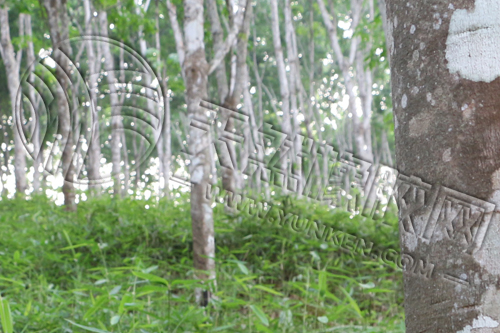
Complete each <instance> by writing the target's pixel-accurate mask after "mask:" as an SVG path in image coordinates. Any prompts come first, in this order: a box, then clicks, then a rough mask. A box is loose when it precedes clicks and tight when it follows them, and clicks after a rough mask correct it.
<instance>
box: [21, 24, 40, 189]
mask: <svg viewBox="0 0 500 333" xmlns="http://www.w3.org/2000/svg"><path fill="white" fill-rule="evenodd" d="M22 15H23V16H24V28H25V32H26V36H27V37H28V46H27V52H26V61H27V65H28V66H29V70H30V71H31V72H33V71H34V69H35V48H34V46H33V39H32V38H33V29H32V27H31V15H28V14H22ZM28 80H29V82H30V83H31V84H30V86H29V88H28V94H29V96H30V97H29V98H30V100H32V101H34V102H35V101H37V98H36V96H35V89H34V88H33V84H34V80H35V76H34V74H30V75H29V77H28ZM38 107H39V103H37V102H35V104H33V115H32V117H33V119H37V118H36V117H37V113H38V111H37V109H38ZM31 133H33V137H32V142H33V152H34V154H33V169H34V173H33V192H34V193H38V192H39V191H40V166H41V165H42V163H43V161H42V153H41V146H40V123H39V122H38V121H34V122H33V128H32V129H31Z"/></svg>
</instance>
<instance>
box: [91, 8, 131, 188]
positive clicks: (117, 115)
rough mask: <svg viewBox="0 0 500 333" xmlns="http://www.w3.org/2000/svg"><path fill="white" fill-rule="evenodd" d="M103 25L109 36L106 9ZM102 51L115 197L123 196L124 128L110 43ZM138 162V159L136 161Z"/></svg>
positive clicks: (103, 32) (102, 29) (103, 14)
mask: <svg viewBox="0 0 500 333" xmlns="http://www.w3.org/2000/svg"><path fill="white" fill-rule="evenodd" d="M99 21H100V27H101V36H103V37H108V15H107V13H106V12H105V11H101V12H100V13H99ZM101 45H102V53H103V56H104V69H105V70H106V72H107V73H108V75H107V79H108V85H109V100H110V103H111V161H112V174H113V193H114V195H115V197H120V196H121V184H120V171H121V166H120V163H121V154H120V152H121V149H120V131H121V129H122V121H121V112H120V106H119V104H118V95H117V92H116V86H115V83H116V82H117V81H116V77H115V65H114V59H113V54H112V53H111V49H110V47H109V43H107V42H103V43H101ZM136 163H137V161H136Z"/></svg>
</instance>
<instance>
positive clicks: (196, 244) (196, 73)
mask: <svg viewBox="0 0 500 333" xmlns="http://www.w3.org/2000/svg"><path fill="white" fill-rule="evenodd" d="M184 18H185V20H184V37H185V48H186V55H185V60H184V73H185V76H186V97H187V110H188V117H189V119H190V120H194V119H196V120H198V121H202V122H207V116H206V113H205V110H204V109H203V108H202V107H201V106H200V101H201V100H202V99H203V98H206V97H207V76H208V64H207V60H206V58H205V42H204V26H203V24H204V20H203V0H184ZM189 149H190V152H191V163H190V165H189V169H190V170H189V172H190V177H191V223H192V228H193V252H194V253H193V261H194V266H195V269H196V270H197V272H196V276H197V277H198V278H201V279H203V280H205V279H215V241H214V221H213V214H212V206H211V202H210V200H209V199H207V197H206V191H207V189H208V185H209V184H210V169H211V164H210V163H211V158H212V157H211V156H210V154H209V144H208V142H207V139H206V138H205V135H204V133H203V132H202V131H200V130H199V129H197V128H196V127H194V126H190V128H189ZM209 297H210V295H209V293H208V292H207V293H204V294H203V297H201V294H200V293H198V295H197V298H198V300H199V301H200V302H201V304H202V305H204V304H206V303H207V301H208V298H209Z"/></svg>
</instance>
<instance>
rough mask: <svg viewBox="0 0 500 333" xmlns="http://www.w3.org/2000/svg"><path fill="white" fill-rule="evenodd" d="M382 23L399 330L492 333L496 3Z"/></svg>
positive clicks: (403, 6)
mask: <svg viewBox="0 0 500 333" xmlns="http://www.w3.org/2000/svg"><path fill="white" fill-rule="evenodd" d="M387 15H388V25H389V28H388V31H391V30H392V31H393V34H392V36H388V39H389V40H392V38H393V41H394V44H393V45H394V46H395V47H394V48H393V49H392V50H391V51H392V54H391V57H392V58H391V72H392V96H393V105H394V112H395V115H394V123H395V136H396V157H397V167H398V170H399V171H400V173H401V174H403V175H404V176H400V181H399V184H400V185H399V191H398V202H399V207H400V243H401V250H402V261H403V265H404V274H403V277H404V288H405V312H406V332H408V333H417V332H418V333H420V332H444V333H448V332H453V333H455V332H462V333H463V332H474V333H485V332H499V330H500V324H499V323H500V307H499V303H500V285H499V282H498V281H499V277H500V261H499V260H498V258H499V256H500V232H499V228H500V221H499V215H498V210H497V208H495V205H498V204H500V159H499V158H498V155H499V153H500V140H499V137H500V117H499V116H498V114H499V112H500V98H499V97H498V91H499V89H500V79H499V77H500V65H499V62H498V50H499V46H500V44H499V34H498V18H499V17H500V3H499V2H497V1H489V0H476V1H475V2H474V1H461V0H452V1H439V0H430V1H415V2H407V1H402V0H388V1H387ZM390 44H391V45H392V43H390ZM406 176H408V177H409V176H413V177H414V178H407V177H406ZM415 177H418V178H420V180H418V179H417V178H415Z"/></svg>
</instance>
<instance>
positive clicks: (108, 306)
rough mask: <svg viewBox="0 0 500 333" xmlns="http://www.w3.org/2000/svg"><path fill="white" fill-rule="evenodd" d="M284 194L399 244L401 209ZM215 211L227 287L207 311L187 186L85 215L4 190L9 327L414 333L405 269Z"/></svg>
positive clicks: (0, 239) (303, 208)
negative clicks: (366, 212)
mask: <svg viewBox="0 0 500 333" xmlns="http://www.w3.org/2000/svg"><path fill="white" fill-rule="evenodd" d="M275 200H276V201H277V202H281V203H282V204H283V207H286V209H287V210H289V211H293V212H294V213H295V214H297V215H300V216H305V217H307V218H309V219H311V220H318V221H321V223H324V224H326V225H327V226H331V227H334V228H337V229H338V230H342V231H344V232H346V233H349V234H350V235H353V236H354V237H357V238H362V239H365V240H366V241H367V242H368V241H369V242H373V244H374V248H375V249H376V248H385V249H387V248H390V249H394V250H397V249H398V240H397V239H398V237H397V223H396V222H395V221H396V217H395V214H394V213H392V214H393V215H394V216H392V217H391V218H390V219H389V223H388V224H387V223H386V224H383V225H380V224H377V223H375V222H374V221H371V220H369V219H366V218H363V217H360V216H354V217H353V216H350V214H348V213H346V212H342V211H335V210H330V209H328V207H325V206H321V205H315V204H312V203H310V202H306V201H297V200H292V201H291V200H290V199H289V198H277V199H275ZM389 215H390V214H389ZM214 219H215V231H216V236H215V241H216V248H217V252H216V263H217V285H216V287H215V288H216V292H215V297H214V299H213V300H211V302H210V304H209V305H208V306H207V307H206V308H202V307H199V306H197V305H196V302H195V299H194V289H195V288H196V287H200V286H201V287H202V288H204V287H206V286H203V285H200V283H199V282H198V281H197V280H195V279H194V276H193V268H192V267H193V262H192V250H191V249H192V238H191V220H190V216H189V200H188V196H187V195H186V194H181V193H178V194H177V195H176V196H175V197H174V199H171V200H161V201H160V202H156V201H154V200H135V199H131V198H126V199H122V200H114V199H112V198H110V197H100V198H98V199H89V200H88V201H84V202H81V203H79V205H78V210H77V212H76V213H70V212H66V211H64V209H63V208H62V207H58V206H56V205H55V204H54V203H52V202H51V201H50V200H49V199H47V198H45V197H42V196H39V197H34V198H32V199H30V200H20V199H5V198H4V199H3V200H2V201H0V265H1V266H0V292H1V297H2V299H1V300H0V317H1V318H0V319H1V321H2V330H3V332H4V333H11V332H19V333H20V332H30V333H31V332H43V333H50V332H61V333H62V332H161V333H163V332H166V333H174V332H283V333H286V332H290V333H291V332H294V333H295V332H307V333H309V332H403V331H404V328H403V322H404V319H403V312H402V302H403V293H402V279H401V270H400V269H399V268H398V266H397V265H395V264H391V263H387V262H383V261H382V260H380V259H377V258H371V257H370V256H363V255H361V254H359V253H355V252H352V251H346V249H345V248H340V247H339V246H338V245H336V244H334V243H333V242H326V241H324V240H321V239H319V240H318V239H316V237H311V235H308V234H307V233H303V232H296V231H294V230H292V229H291V228H287V227H281V226H279V225H276V224H272V223H270V222H269V221H267V220H265V219H260V218H258V217H256V216H254V215H251V214H249V213H248V212H239V213H235V212H231V211H229V210H228V209H227V207H224V206H223V205H222V204H219V205H217V206H216V208H215V209H214ZM391 221H392V222H391ZM1 314H4V315H3V316H2V315H1ZM9 322H11V323H12V328H11V327H10V325H9Z"/></svg>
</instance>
